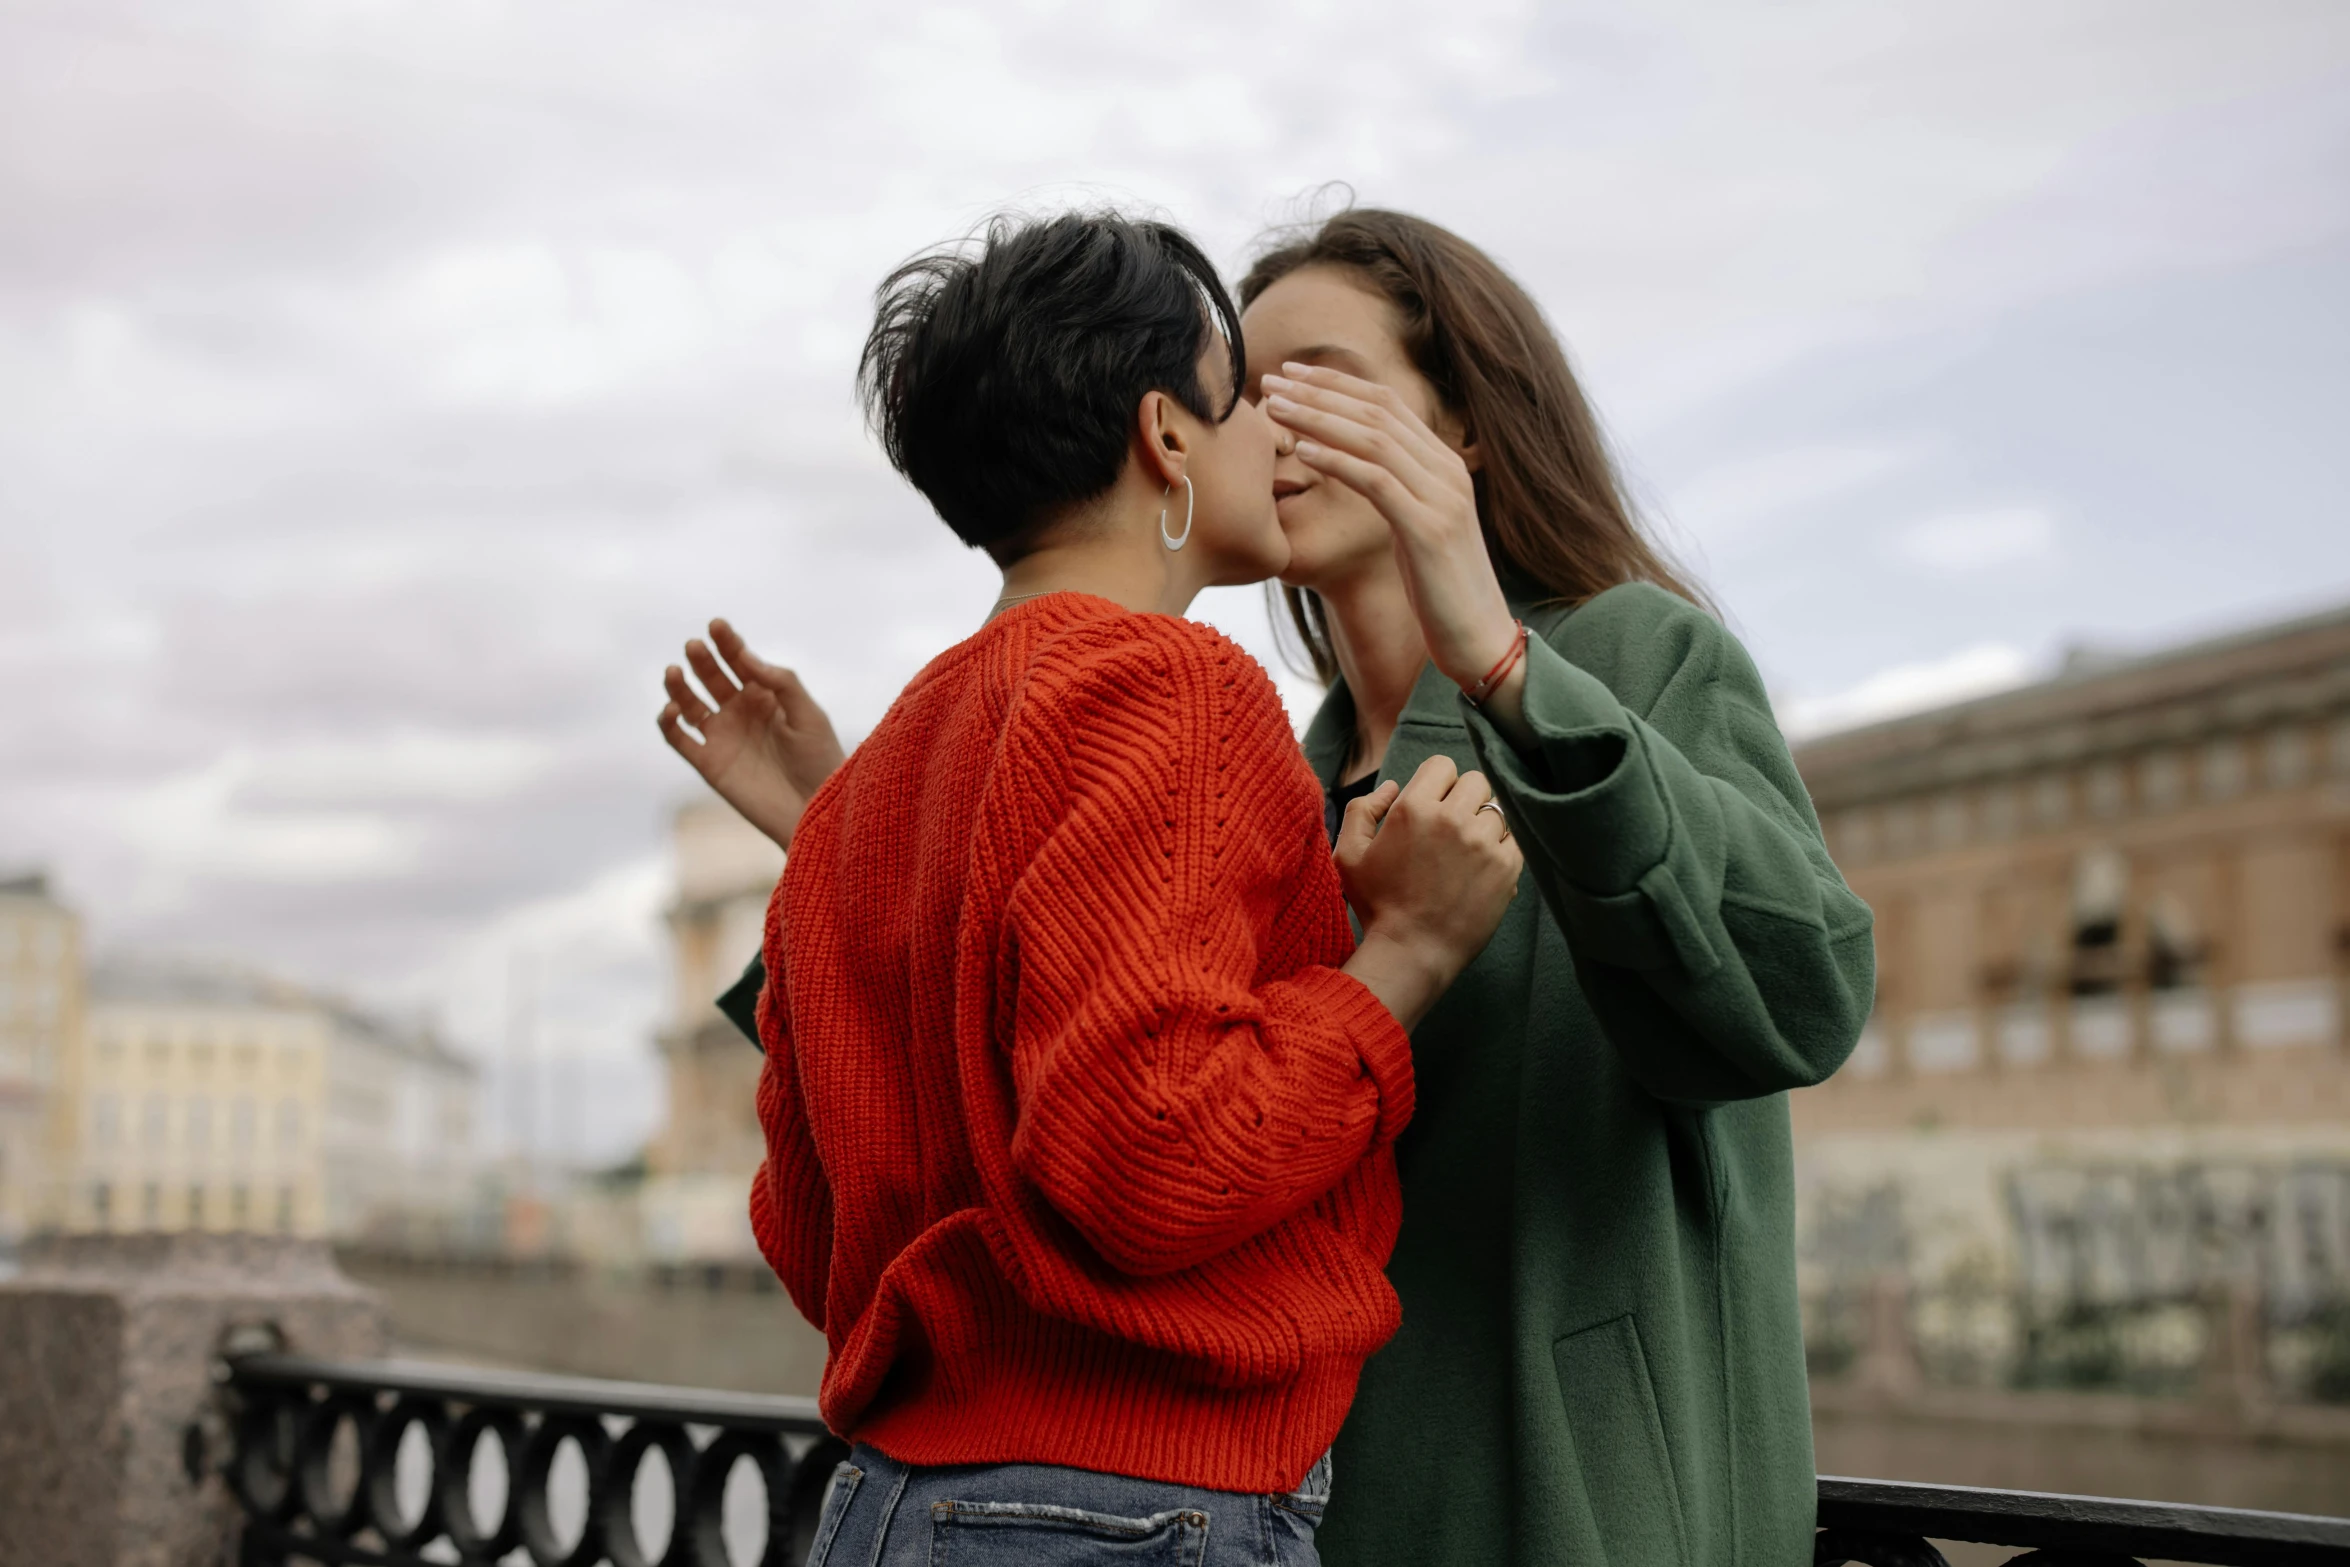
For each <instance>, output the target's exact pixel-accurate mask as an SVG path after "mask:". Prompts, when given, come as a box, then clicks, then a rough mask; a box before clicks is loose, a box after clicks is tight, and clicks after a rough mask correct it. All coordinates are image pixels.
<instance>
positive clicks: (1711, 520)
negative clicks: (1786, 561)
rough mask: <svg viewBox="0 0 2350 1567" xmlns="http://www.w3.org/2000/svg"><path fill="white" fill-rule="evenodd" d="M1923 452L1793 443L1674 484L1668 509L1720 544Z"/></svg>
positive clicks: (1873, 480) (1792, 516)
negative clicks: (1797, 444) (1793, 444)
mask: <svg viewBox="0 0 2350 1567" xmlns="http://www.w3.org/2000/svg"><path fill="white" fill-rule="evenodd" d="M1922 455H1924V453H1923V450H1922V449H1921V448H1920V447H1918V446H1915V445H1911V446H1896V445H1858V446H1794V447H1787V448H1783V449H1781V450H1778V451H1771V452H1765V453H1762V454H1761V455H1759V456H1754V457H1747V458H1741V459H1739V460H1736V461H1733V462H1728V463H1722V464H1718V465H1716V466H1712V467H1708V468H1705V469H1703V470H1701V471H1700V472H1699V473H1697V474H1696V475H1695V476H1694V477H1692V478H1690V479H1688V480H1685V481H1683V482H1682V483H1680V484H1677V485H1675V486H1674V487H1673V488H1672V490H1671V492H1670V493H1669V495H1668V496H1667V508H1668V510H1669V511H1670V513H1671V515H1672V517H1673V519H1674V521H1675V522H1677V523H1678V524H1679V525H1680V526H1682V527H1684V528H1687V529H1688V530H1689V531H1690V532H1691V533H1693V534H1695V535H1696V536H1697V537H1698V538H1699V539H1700V540H1702V541H1703V542H1704V543H1705V544H1706V545H1708V546H1709V547H1711V548H1713V549H1716V550H1719V549H1721V548H1723V547H1724V546H1727V545H1732V544H1737V543H1742V542H1744V541H1745V540H1746V539H1747V538H1748V536H1750V535H1754V534H1764V533H1768V532H1769V531H1770V529H1769V524H1771V523H1773V522H1779V521H1784V520H1801V519H1800V518H1799V517H1798V515H1797V514H1800V513H1802V512H1804V511H1806V510H1809V509H1816V508H1818V507H1821V506H1823V505H1825V504H1827V503H1828V502H1831V501H1834V500H1837V499H1839V498H1841V497H1843V496H1846V495H1849V494H1852V493H1854V492H1856V491H1861V490H1866V489H1867V488H1869V487H1870V486H1872V485H1875V484H1878V483H1881V482H1883V481H1884V480H1886V479H1888V478H1890V477H1892V476H1893V475H1895V474H1897V473H1900V472H1901V471H1902V470H1903V469H1905V468H1908V467H1910V466H1912V465H1913V464H1915V463H1916V462H1917V461H1918V460H1919V458H1920V457H1921V456H1922Z"/></svg>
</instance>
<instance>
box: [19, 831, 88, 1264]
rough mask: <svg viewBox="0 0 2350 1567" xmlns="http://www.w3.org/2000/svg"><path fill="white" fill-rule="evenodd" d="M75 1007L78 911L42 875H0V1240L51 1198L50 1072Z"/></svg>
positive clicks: (54, 1079) (66, 1059) (56, 1116)
mask: <svg viewBox="0 0 2350 1567" xmlns="http://www.w3.org/2000/svg"><path fill="white" fill-rule="evenodd" d="M81 1011H82V930H81V921H80V919H79V918H77V917H76V916H75V915H74V913H73V911H72V910H70V909H68V908H66V907H65V906H64V905H63V904H61V903H59V902H58V901H57V900H56V899H55V898H54V897H52V896H50V893H49V885H48V882H47V880H46V878H44V877H41V876H38V875H33V876H19V877H13V878H11V879H9V880H6V881H0V1247H5V1246H9V1245H13V1244H14V1242H15V1241H16V1239H17V1238H18V1237H20V1236H21V1235H23V1234H24V1232H25V1231H26V1230H27V1229H29V1228H31V1227H32V1226H33V1225H35V1224H36V1223H38V1222H39V1220H40V1218H41V1216H42V1215H43V1214H44V1213H45V1212H46V1211H47V1209H48V1206H49V1204H50V1202H51V1201H52V1200H53V1196H54V1193H53V1186H54V1183H55V1180H56V1171H57V1170H58V1168H59V1165H58V1161H57V1145H58V1143H59V1142H60V1141H61V1140H62V1139H63V1137H64V1135H65V1132H66V1128H65V1126H64V1124H63V1122H62V1120H61V1119H60V1116H61V1111H62V1096H61V1095H60V1094H59V1093H58V1092H57V1090H58V1086H59V1084H58V1078H59V1074H60V1073H61V1072H62V1071H65V1070H67V1069H68V1068H69V1066H70V1062H71V1056H72V1050H71V1042H72V1041H73V1040H74V1039H76V1038H77V1037H78V1036H79V1033H80V1029H81Z"/></svg>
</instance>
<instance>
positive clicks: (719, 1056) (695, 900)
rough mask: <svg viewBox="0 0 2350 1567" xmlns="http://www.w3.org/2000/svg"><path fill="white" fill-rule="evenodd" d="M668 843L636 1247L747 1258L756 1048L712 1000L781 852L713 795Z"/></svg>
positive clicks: (754, 945)
mask: <svg viewBox="0 0 2350 1567" xmlns="http://www.w3.org/2000/svg"><path fill="white" fill-rule="evenodd" d="M671 843H672V847H673V852H674V853H675V855H676V861H677V896H676V899H675V901H674V902H672V903H671V905H670V907H669V915H668V923H669V938H670V958H671V964H670V976H671V983H672V991H671V1001H670V1011H669V1021H668V1022H667V1024H666V1025H664V1026H663V1028H662V1030H661V1033H660V1038H659V1045H660V1050H661V1054H662V1056H663V1057H664V1059H665V1061H666V1064H667V1067H668V1074H667V1075H668V1085H669V1113H668V1116H667V1119H666V1120H665V1121H664V1123H663V1124H662V1127H661V1129H660V1131H659V1132H657V1133H655V1134H654V1137H653V1139H652V1141H651V1142H650V1143H649V1144H648V1145H647V1147H646V1149H645V1166H646V1181H645V1185H644V1188H643V1193H642V1196H641V1202H642V1214H643V1227H644V1245H645V1248H646V1250H647V1251H648V1252H649V1253H650V1254H651V1255H652V1256H654V1257H655V1258H658V1259H662V1260H683V1259H688V1258H699V1259H712V1260H716V1259H725V1258H750V1257H756V1256H757V1255H758V1252H757V1249H756V1247H755V1246H754V1245H753V1244H752V1240H751V1224H750V1217H749V1206H750V1186H751V1175H752V1172H754V1171H755V1170H757V1169H758V1167H759V1160H760V1159H761V1157H762V1156H763V1155H764V1154H765V1152H766V1146H765V1142H764V1140H763V1138H762V1135H761V1133H760V1130H759V1118H758V1109H757V1098H758V1084H759V1066H760V1056H759V1052H758V1051H757V1049H755V1048H754V1047H753V1046H752V1045H751V1043H750V1041H748V1040H746V1039H744V1038H743V1036H742V1034H741V1033H740V1032H739V1031H738V1030H737V1029H736V1028H735V1026H734V1025H733V1024H732V1023H729V1022H728V1021H727V1020H726V1018H725V1017H724V1016H723V1015H722V1014H721V1013H720V1012H719V1010H718V1007H717V1004H716V998H717V996H718V995H719V993H720V992H721V991H723V990H725V989H726V988H727V987H728V986H729V985H731V984H733V983H734V980H735V977H736V976H737V975H739V974H740V973H741V972H742V968H743V965H744V964H746V963H748V962H749V961H750V960H751V958H752V957H753V955H755V954H756V953H757V952H758V950H759V942H760V938H761V935H762V933H763V932H764V931H765V929H766V923H767V899H768V894H770V893H771V892H773V891H774V889H775V879H776V877H777V876H778V875H779V874H781V872H782V870H783V851H781V850H780V849H778V848H776V847H775V845H774V844H773V843H772V842H770V841H769V840H768V839H767V838H766V837H765V836H764V835H762V834H761V833H760V832H759V830H758V829H757V828H755V827H753V826H751V825H750V823H748V822H746V821H744V820H743V819H742V817H740V816H738V815H736V814H735V812H734V810H733V808H732V807H730V806H728V805H727V804H726V803H725V802H724V801H722V800H720V799H718V798H716V797H715V796H707V797H704V798H702V799H699V800H696V801H694V802H692V803H690V804H688V805H685V806H681V807H680V808H679V809H678V812H677V815H676V818H675V820H674V824H673V828H672V838H671Z"/></svg>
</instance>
